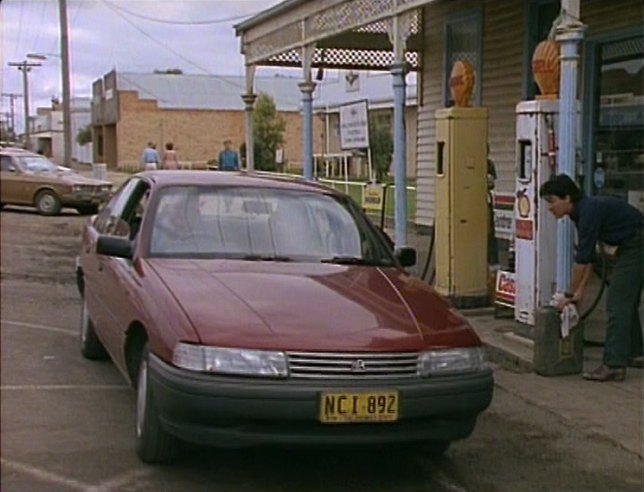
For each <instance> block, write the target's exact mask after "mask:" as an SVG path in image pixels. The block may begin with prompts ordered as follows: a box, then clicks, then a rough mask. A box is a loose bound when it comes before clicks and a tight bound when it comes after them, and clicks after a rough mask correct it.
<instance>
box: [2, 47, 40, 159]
mask: <svg viewBox="0 0 644 492" xmlns="http://www.w3.org/2000/svg"><path fill="white" fill-rule="evenodd" d="M40 65H41V64H40V63H29V62H28V61H27V60H25V61H22V62H9V66H10V67H17V68H18V70H20V71H21V72H22V99H23V100H24V102H25V148H27V150H31V141H30V138H29V133H30V129H29V72H31V67H39V66H40Z"/></svg>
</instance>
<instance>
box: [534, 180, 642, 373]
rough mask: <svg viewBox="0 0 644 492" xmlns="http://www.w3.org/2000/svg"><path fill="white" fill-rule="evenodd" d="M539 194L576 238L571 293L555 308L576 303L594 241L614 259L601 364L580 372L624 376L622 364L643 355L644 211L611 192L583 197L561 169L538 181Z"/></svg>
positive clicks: (585, 280)
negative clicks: (567, 221) (568, 224)
mask: <svg viewBox="0 0 644 492" xmlns="http://www.w3.org/2000/svg"><path fill="white" fill-rule="evenodd" d="M539 196H541V198H543V199H544V200H545V201H546V202H548V210H550V212H551V213H552V214H553V215H554V216H555V217H556V218H557V219H561V218H563V217H565V216H568V217H570V219H571V220H572V221H573V222H574V223H575V226H576V228H577V236H578V243H577V249H576V253H575V264H574V266H573V269H572V276H571V279H570V292H567V293H565V295H564V296H562V299H561V300H560V301H559V302H558V305H557V307H558V308H559V309H563V308H564V306H565V305H566V304H568V303H571V302H573V303H580V302H581V301H582V300H583V298H584V291H585V289H586V285H587V284H588V280H589V278H590V274H591V271H592V261H593V257H594V254H595V247H596V246H595V245H596V244H598V245H599V247H600V248H602V249H603V251H604V253H605V254H607V255H608V256H610V257H611V258H613V259H614V267H613V273H612V276H611V280H610V285H609V287H608V292H607V296H606V311H607V315H608V326H607V328H606V340H605V342H604V356H603V363H602V364H601V365H600V366H599V367H597V368H596V369H595V370H593V371H591V372H586V373H584V375H583V377H584V378H585V379H588V380H591V381H623V380H624V378H625V376H626V366H627V365H631V366H634V365H636V359H638V358H640V357H641V356H642V351H643V347H642V338H643V334H642V325H641V320H640V317H639V312H638V310H639V304H640V298H641V295H642V285H643V283H644V250H643V249H642V247H643V246H644V240H643V236H644V234H643V230H644V216H643V215H642V213H641V212H640V211H639V210H638V209H636V208H635V207H633V206H631V205H629V204H628V203H626V202H624V201H622V200H619V199H617V198H613V197H607V196H593V197H588V196H585V195H584V194H583V193H582V192H581V190H580V189H579V188H578V187H577V185H576V184H575V182H574V181H573V180H572V179H571V178H570V177H569V176H567V175H565V174H559V175H557V176H554V177H552V178H551V179H550V180H548V181H546V182H545V183H543V184H542V185H541V188H540V189H539Z"/></svg>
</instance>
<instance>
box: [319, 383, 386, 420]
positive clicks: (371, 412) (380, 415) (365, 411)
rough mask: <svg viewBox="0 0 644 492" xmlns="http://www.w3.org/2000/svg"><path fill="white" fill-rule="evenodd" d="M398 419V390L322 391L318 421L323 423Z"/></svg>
mask: <svg viewBox="0 0 644 492" xmlns="http://www.w3.org/2000/svg"><path fill="white" fill-rule="evenodd" d="M396 420H398V392H397V391H381V392H376V393H322V394H321V395H320V421H321V422H322V423H324V424H341V423H351V422H354V423H355V422H394V421H396Z"/></svg>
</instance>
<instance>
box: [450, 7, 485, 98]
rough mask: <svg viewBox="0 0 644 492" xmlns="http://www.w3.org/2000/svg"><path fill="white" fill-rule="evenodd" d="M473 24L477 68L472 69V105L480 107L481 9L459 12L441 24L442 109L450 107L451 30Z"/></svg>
mask: <svg viewBox="0 0 644 492" xmlns="http://www.w3.org/2000/svg"><path fill="white" fill-rule="evenodd" d="M466 22H475V23H476V26H475V31H476V34H475V36H476V46H477V49H476V51H475V54H476V60H477V66H475V67H473V68H474V76H475V82H474V91H473V92H472V101H471V102H472V105H473V106H480V105H481V103H482V101H483V90H482V85H483V84H482V75H481V74H482V73H483V11H482V9H481V8H477V9H472V10H467V11H465V12H459V13H458V14H453V15H449V16H447V17H446V18H445V22H444V24H443V90H442V91H443V107H450V106H453V104H450V100H451V96H450V91H449V77H450V74H451V72H452V63H451V61H450V59H451V56H452V48H451V46H450V43H449V38H450V33H451V28H452V27H453V26H455V25H456V24H461V23H466Z"/></svg>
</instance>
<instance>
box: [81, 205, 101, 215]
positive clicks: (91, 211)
mask: <svg viewBox="0 0 644 492" xmlns="http://www.w3.org/2000/svg"><path fill="white" fill-rule="evenodd" d="M76 210H78V213H79V214H81V215H95V214H97V213H98V205H81V206H78V207H76Z"/></svg>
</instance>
